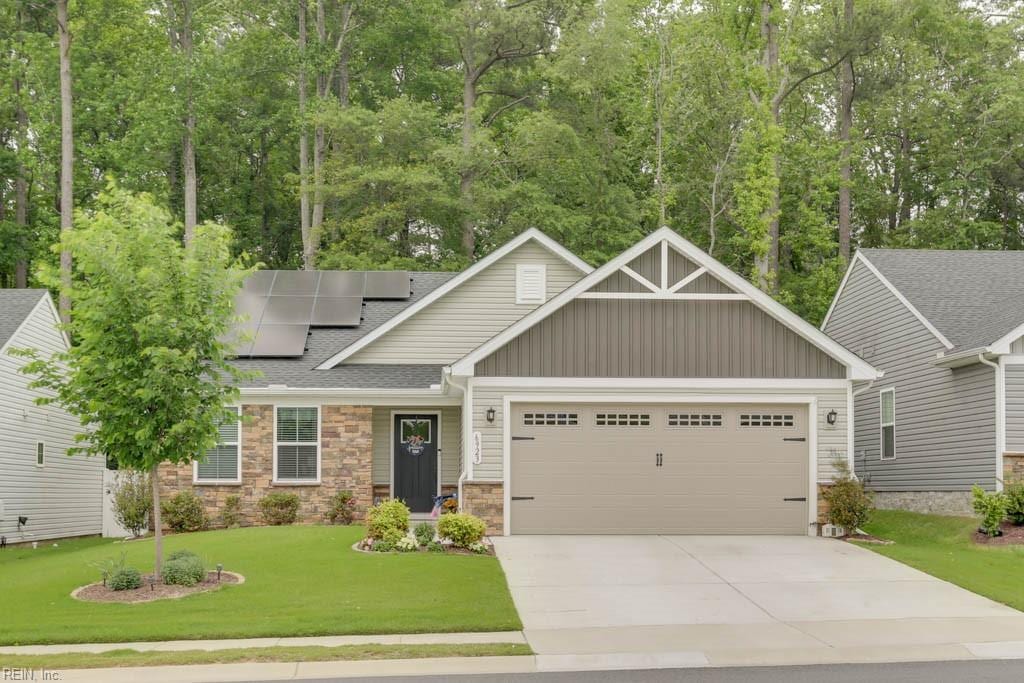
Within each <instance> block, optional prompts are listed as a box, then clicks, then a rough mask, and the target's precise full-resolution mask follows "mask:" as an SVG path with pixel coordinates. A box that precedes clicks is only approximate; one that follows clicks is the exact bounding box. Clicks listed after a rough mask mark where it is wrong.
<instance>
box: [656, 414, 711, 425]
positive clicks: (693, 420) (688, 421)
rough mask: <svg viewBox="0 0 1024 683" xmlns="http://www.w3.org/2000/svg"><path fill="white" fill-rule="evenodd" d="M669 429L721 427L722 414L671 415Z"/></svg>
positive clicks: (669, 415) (669, 416)
mask: <svg viewBox="0 0 1024 683" xmlns="http://www.w3.org/2000/svg"><path fill="white" fill-rule="evenodd" d="M668 426H669V427H721V426H722V414H721V413H669V414H668Z"/></svg>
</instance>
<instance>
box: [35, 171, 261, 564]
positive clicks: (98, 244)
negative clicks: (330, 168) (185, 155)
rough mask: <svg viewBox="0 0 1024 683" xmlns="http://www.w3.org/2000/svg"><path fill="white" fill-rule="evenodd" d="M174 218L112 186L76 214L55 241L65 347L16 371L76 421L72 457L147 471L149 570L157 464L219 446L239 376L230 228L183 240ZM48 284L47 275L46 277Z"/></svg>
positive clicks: (238, 278)
mask: <svg viewBox="0 0 1024 683" xmlns="http://www.w3.org/2000/svg"><path fill="white" fill-rule="evenodd" d="M180 234H181V226H180V225H177V224H175V222H174V221H173V220H172V218H171V216H170V215H169V214H168V213H167V211H165V210H164V209H162V208H160V207H158V206H156V205H155V204H154V203H153V202H152V200H151V198H150V197H148V196H147V195H139V196H134V195H131V194H129V193H127V192H125V191H123V190H120V189H118V188H117V187H116V186H114V185H111V186H109V187H108V190H107V192H106V193H105V194H102V195H100V198H99V201H98V208H97V209H96V210H95V211H92V212H89V213H82V214H81V215H79V216H78V217H77V218H76V220H75V230H73V231H68V232H66V233H64V234H63V235H62V241H61V244H60V246H59V248H60V249H66V250H68V251H69V252H70V253H71V255H72V257H73V263H74V273H73V278H72V282H71V285H70V288H69V289H68V290H67V291H66V292H64V293H66V294H67V295H68V296H69V297H70V300H71V305H72V311H73V315H72V317H71V321H70V323H68V324H66V325H65V326H64V330H65V331H66V332H67V333H68V335H69V336H70V338H71V339H72V340H73V345H72V347H71V349H70V351H67V352H65V353H58V354H55V355H53V356H52V357H50V358H46V359H43V358H39V357H36V356H35V353H34V351H32V350H23V351H21V352H20V353H21V355H24V356H28V357H31V358H32V360H31V361H30V362H29V363H28V364H27V365H26V366H25V367H24V368H22V372H24V373H27V374H31V375H34V376H35V379H34V380H33V382H32V385H33V386H36V387H41V388H44V389H47V390H49V392H48V393H49V394H50V396H49V397H47V398H42V399H39V402H40V403H42V404H45V403H51V402H56V403H58V404H60V405H62V406H63V407H64V408H66V409H67V410H68V411H69V412H70V413H72V414H73V415H75V416H76V417H78V418H79V420H80V421H81V424H82V426H83V427H84V429H83V431H82V432H81V433H80V434H78V435H77V436H76V446H75V447H74V448H72V449H71V451H70V453H69V454H71V455H76V454H80V455H87V456H95V455H100V456H103V455H108V456H111V457H113V458H115V459H116V460H117V462H118V464H119V465H120V466H121V467H123V468H131V469H136V470H141V471H147V472H150V473H151V476H150V479H151V482H152V488H153V523H154V528H155V535H156V537H155V541H156V543H155V545H156V548H155V550H156V558H155V576H156V578H157V579H158V580H159V578H160V572H161V565H162V560H163V557H162V555H163V543H162V534H161V529H160V526H161V522H160V483H159V476H158V468H159V466H160V465H161V464H162V463H173V464H184V463H189V462H192V461H193V460H194V459H195V458H196V457H197V456H199V454H202V453H204V452H205V451H206V450H207V449H208V448H211V447H213V446H214V445H216V443H217V426H218V423H220V422H221V421H223V420H229V419H238V418H237V417H236V416H235V414H234V413H233V411H229V410H227V409H226V408H225V406H226V405H229V404H230V403H232V402H234V401H236V400H237V397H238V390H237V388H236V384H237V381H238V380H240V379H243V378H245V376H246V375H245V373H242V372H241V371H239V370H237V369H236V368H234V367H232V365H231V364H230V363H229V362H228V358H229V357H230V355H231V351H232V349H231V345H230V344H229V343H228V342H227V341H226V340H225V338H226V336H227V333H228V332H229V329H230V327H231V324H232V323H233V321H234V297H235V294H236V292H237V291H238V289H239V287H240V286H241V282H242V280H243V279H244V277H245V276H246V275H247V271H246V270H245V269H243V268H241V267H240V266H239V265H238V263H237V262H236V261H235V260H234V259H233V258H232V257H231V255H230V252H229V244H230V231H229V230H228V229H227V228H226V227H224V226H220V225H216V224H212V223H206V224H203V225H200V226H197V227H196V231H195V236H194V237H193V239H192V240H191V241H190V242H189V244H188V245H183V244H182V243H181V241H180V239H179V236H180ZM43 277H44V278H50V284H51V286H52V285H56V284H58V283H57V282H56V281H55V279H54V277H53V274H52V273H50V274H44V275H43Z"/></svg>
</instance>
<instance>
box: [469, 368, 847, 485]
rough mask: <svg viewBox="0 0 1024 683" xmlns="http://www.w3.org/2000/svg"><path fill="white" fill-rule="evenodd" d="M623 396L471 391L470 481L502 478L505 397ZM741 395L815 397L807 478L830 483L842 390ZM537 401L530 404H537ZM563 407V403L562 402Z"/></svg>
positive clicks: (838, 446)
mask: <svg viewBox="0 0 1024 683" xmlns="http://www.w3.org/2000/svg"><path fill="white" fill-rule="evenodd" d="M514 381H515V380H514V378H513V379H510V383H514ZM623 393H624V392H622V391H621V390H619V391H613V390H581V389H578V388H574V389H568V388H558V387H551V388H533V387H531V388H530V389H514V388H504V387H482V386H475V385H474V387H473V415H472V420H473V430H474V431H478V432H480V440H481V447H482V456H483V458H482V462H481V463H480V464H479V465H475V466H474V468H473V478H474V479H476V480H487V481H500V480H502V478H503V476H504V462H503V448H504V444H503V440H502V439H503V437H502V425H503V420H504V416H503V415H502V408H503V401H504V397H505V395H506V394H530V395H531V396H543V395H551V396H556V395H558V394H573V395H587V396H593V397H594V399H595V400H597V399H599V398H609V397H615V396H622V395H623ZM728 393H729V392H725V391H714V390H712V391H707V390H701V391H699V392H685V391H679V390H667V389H666V390H644V391H643V394H644V395H645V396H653V395H664V396H666V397H671V400H672V401H673V402H678V403H679V404H685V403H687V396H688V395H696V394H700V395H702V396H707V395H711V394H715V395H728ZM743 393H744V394H745V395H751V396H755V395H759V394H763V395H793V396H809V395H811V396H815V397H816V398H817V401H818V414H817V416H816V418H817V425H818V449H817V456H818V457H817V461H818V472H817V473H816V474H815V473H812V474H811V476H816V478H817V480H818V481H830V480H831V479H832V477H833V476H834V473H835V470H834V463H835V460H836V459H845V458H846V448H847V440H846V427H847V422H846V415H847V410H846V390H845V389H829V390H814V391H807V390H796V389H794V390H782V389H766V390H750V391H747V390H744V391H743ZM538 402H539V401H536V400H535V401H531V403H538ZM562 403H563V404H564V402H562ZM602 403H603V404H604V405H608V406H609V407H610V406H614V405H621V406H625V405H628V404H625V403H623V404H615V403H607V402H604V401H602ZM488 408H494V410H495V413H496V416H495V419H494V422H487V410H488ZM830 410H835V411H836V413H837V415H838V419H837V420H836V424H835V425H829V424H828V422H827V420H826V419H825V416H826V415H827V414H828V412H829V411H830Z"/></svg>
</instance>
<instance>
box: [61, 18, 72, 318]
mask: <svg viewBox="0 0 1024 683" xmlns="http://www.w3.org/2000/svg"><path fill="white" fill-rule="evenodd" d="M57 33H58V34H59V36H60V230H61V233H62V234H65V233H69V232H70V231H71V226H72V224H73V223H72V221H73V219H72V212H73V211H74V203H75V196H74V195H75V185H74V178H73V175H72V174H73V172H74V163H75V138H74V131H73V130H72V118H71V107H72V97H71V26H70V25H69V24H68V0H57ZM60 275H61V278H60V299H59V310H60V317H61V319H62V320H63V321H64V322H65V323H67V322H69V321H70V319H71V299H70V298H69V294H68V292H70V290H71V251H69V250H68V249H67V248H61V252H60Z"/></svg>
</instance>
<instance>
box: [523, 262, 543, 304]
mask: <svg viewBox="0 0 1024 683" xmlns="http://www.w3.org/2000/svg"><path fill="white" fill-rule="evenodd" d="M546 275H547V272H546V267H545V266H544V264H543V263H520V264H517V265H516V303H517V304H542V303H544V300H545V296H544V295H545V293H546V290H547V284H546V280H547V278H546Z"/></svg>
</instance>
